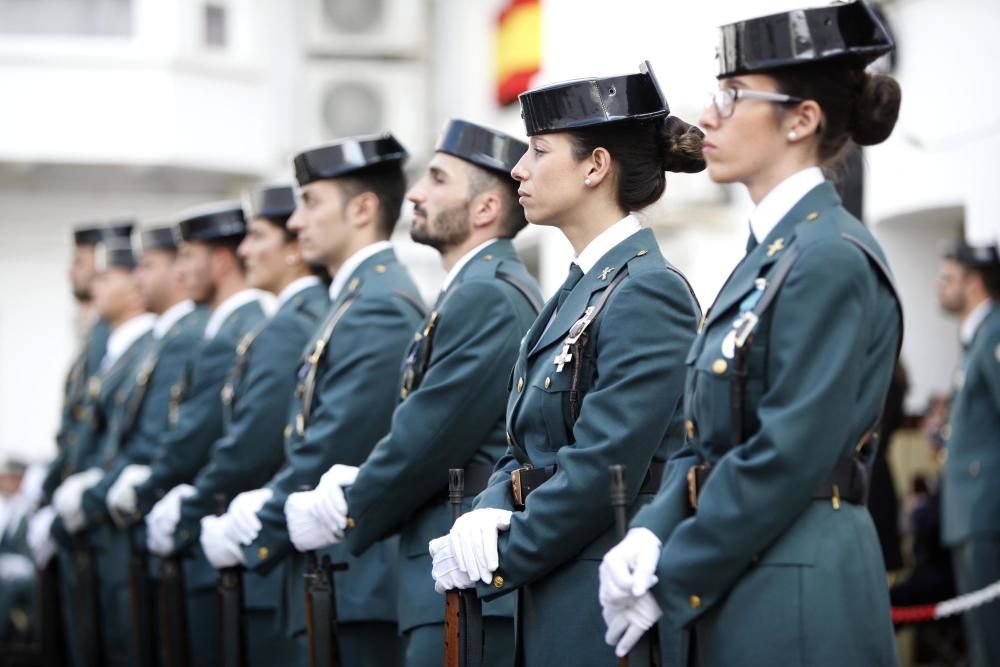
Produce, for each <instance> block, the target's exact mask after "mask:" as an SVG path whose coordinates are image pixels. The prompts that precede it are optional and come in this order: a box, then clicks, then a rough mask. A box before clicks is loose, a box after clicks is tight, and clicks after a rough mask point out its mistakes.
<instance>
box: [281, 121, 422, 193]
mask: <svg viewBox="0 0 1000 667" xmlns="http://www.w3.org/2000/svg"><path fill="white" fill-rule="evenodd" d="M408 157H409V153H407V152H406V149H405V148H403V145H402V144H401V143H399V141H397V140H396V137H394V136H392V135H391V134H389V133H388V132H387V133H385V134H373V135H368V136H361V137H350V138H348V139H343V140H341V141H336V142H334V143H332V144H325V145H323V146H319V147H317V148H310V149H309V150H307V151H303V152H301V153H299V154H298V155H296V156H295V159H294V160H293V164H294V165H295V180H297V181H298V183H299V185H306V184H307V183H312V182H313V181H319V180H322V179H326V178H337V177H339V176H346V175H347V174H350V173H352V172H355V171H359V170H361V169H365V168H366V167H371V166H373V165H376V164H383V163H387V162H399V163H402V162H405V161H406V158H408Z"/></svg>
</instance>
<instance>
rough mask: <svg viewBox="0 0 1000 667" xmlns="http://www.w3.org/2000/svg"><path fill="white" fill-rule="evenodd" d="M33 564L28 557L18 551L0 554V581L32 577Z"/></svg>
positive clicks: (33, 572)
mask: <svg viewBox="0 0 1000 667" xmlns="http://www.w3.org/2000/svg"><path fill="white" fill-rule="evenodd" d="M34 576H35V564H34V563H33V562H32V561H31V559H30V558H28V557H27V556H24V555H22V554H18V553H6V554H0V581H18V580H25V579H33V578H34Z"/></svg>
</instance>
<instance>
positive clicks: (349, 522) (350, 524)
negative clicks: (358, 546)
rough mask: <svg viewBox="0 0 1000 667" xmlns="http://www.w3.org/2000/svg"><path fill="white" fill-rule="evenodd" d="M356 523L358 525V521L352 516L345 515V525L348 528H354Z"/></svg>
mask: <svg viewBox="0 0 1000 667" xmlns="http://www.w3.org/2000/svg"><path fill="white" fill-rule="evenodd" d="M356 525H358V523H357V522H356V521H355V520H354V517H353V516H349V517H347V527H348V528H354V527H355V526H356Z"/></svg>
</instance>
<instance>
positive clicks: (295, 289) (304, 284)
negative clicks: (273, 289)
mask: <svg viewBox="0 0 1000 667" xmlns="http://www.w3.org/2000/svg"><path fill="white" fill-rule="evenodd" d="M313 285H319V278H317V277H316V276H302V277H301V278H296V279H295V280H293V281H292V282H290V283H288V284H287V285H285V289H283V290H281V292H280V293H279V294H278V307H279V308H280V307H281V306H283V305H285V304H286V303H288V300H289V299H291V298H292V297H293V296H295V295H296V294H298V293H299V292H301V291H302V290H304V289H306V288H308V287H312V286H313Z"/></svg>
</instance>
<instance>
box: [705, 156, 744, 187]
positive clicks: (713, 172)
mask: <svg viewBox="0 0 1000 667" xmlns="http://www.w3.org/2000/svg"><path fill="white" fill-rule="evenodd" d="M707 171H708V177H709V178H711V179H712V180H713V181H715V182H716V183H735V182H736V181H738V180H739V175H737V174H736V173H735V171H734V170H733V169H732V168H731V167H727V166H726V165H725V164H719V163H715V164H713V163H712V162H711V161H709V162H708V165H707Z"/></svg>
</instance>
